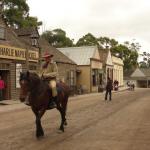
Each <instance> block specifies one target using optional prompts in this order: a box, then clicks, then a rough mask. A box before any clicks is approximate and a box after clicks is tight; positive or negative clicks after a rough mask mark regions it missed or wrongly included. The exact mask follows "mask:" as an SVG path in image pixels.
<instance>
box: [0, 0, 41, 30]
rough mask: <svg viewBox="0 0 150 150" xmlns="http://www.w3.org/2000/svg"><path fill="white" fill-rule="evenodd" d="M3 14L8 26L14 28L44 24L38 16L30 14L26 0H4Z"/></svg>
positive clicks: (2, 2) (2, 3) (2, 4)
mask: <svg viewBox="0 0 150 150" xmlns="http://www.w3.org/2000/svg"><path fill="white" fill-rule="evenodd" d="M1 6H2V14H3V15H2V16H3V18H4V20H5V22H6V24H7V25H8V26H11V27H13V28H21V27H37V26H39V25H41V24H42V22H38V19H37V18H36V17H31V16H29V6H28V4H27V3H26V0H2V1H1Z"/></svg>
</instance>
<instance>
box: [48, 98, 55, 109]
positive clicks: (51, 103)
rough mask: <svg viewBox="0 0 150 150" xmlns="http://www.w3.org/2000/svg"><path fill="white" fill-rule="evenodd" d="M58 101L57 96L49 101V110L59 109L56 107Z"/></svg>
mask: <svg viewBox="0 0 150 150" xmlns="http://www.w3.org/2000/svg"><path fill="white" fill-rule="evenodd" d="M56 100H57V96H55V97H52V98H51V99H50V100H49V105H48V108H49V109H53V108H56V107H57V105H56Z"/></svg>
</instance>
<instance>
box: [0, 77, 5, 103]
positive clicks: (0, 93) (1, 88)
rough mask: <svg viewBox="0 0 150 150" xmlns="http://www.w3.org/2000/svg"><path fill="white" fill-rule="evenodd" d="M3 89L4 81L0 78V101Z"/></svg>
mask: <svg viewBox="0 0 150 150" xmlns="http://www.w3.org/2000/svg"><path fill="white" fill-rule="evenodd" d="M4 88H5V84H4V80H2V77H1V76H0V101H2V100H3V90H4Z"/></svg>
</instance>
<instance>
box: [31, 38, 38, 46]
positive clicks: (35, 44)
mask: <svg viewBox="0 0 150 150" xmlns="http://www.w3.org/2000/svg"><path fill="white" fill-rule="evenodd" d="M31 42H32V43H31V44H32V46H37V39H35V38H33V39H31Z"/></svg>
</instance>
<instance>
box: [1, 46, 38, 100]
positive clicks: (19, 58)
mask: <svg viewBox="0 0 150 150" xmlns="http://www.w3.org/2000/svg"><path fill="white" fill-rule="evenodd" d="M38 55H39V54H38V52H37V51H33V50H28V51H27V50H26V49H22V48H16V47H11V46H5V45H0V76H1V77H2V79H3V80H4V83H5V88H4V90H3V100H8V99H18V98H19V89H20V85H19V77H20V72H22V71H25V70H27V69H29V66H31V65H32V66H35V69H36V68H37V66H38V59H39V56H38Z"/></svg>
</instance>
